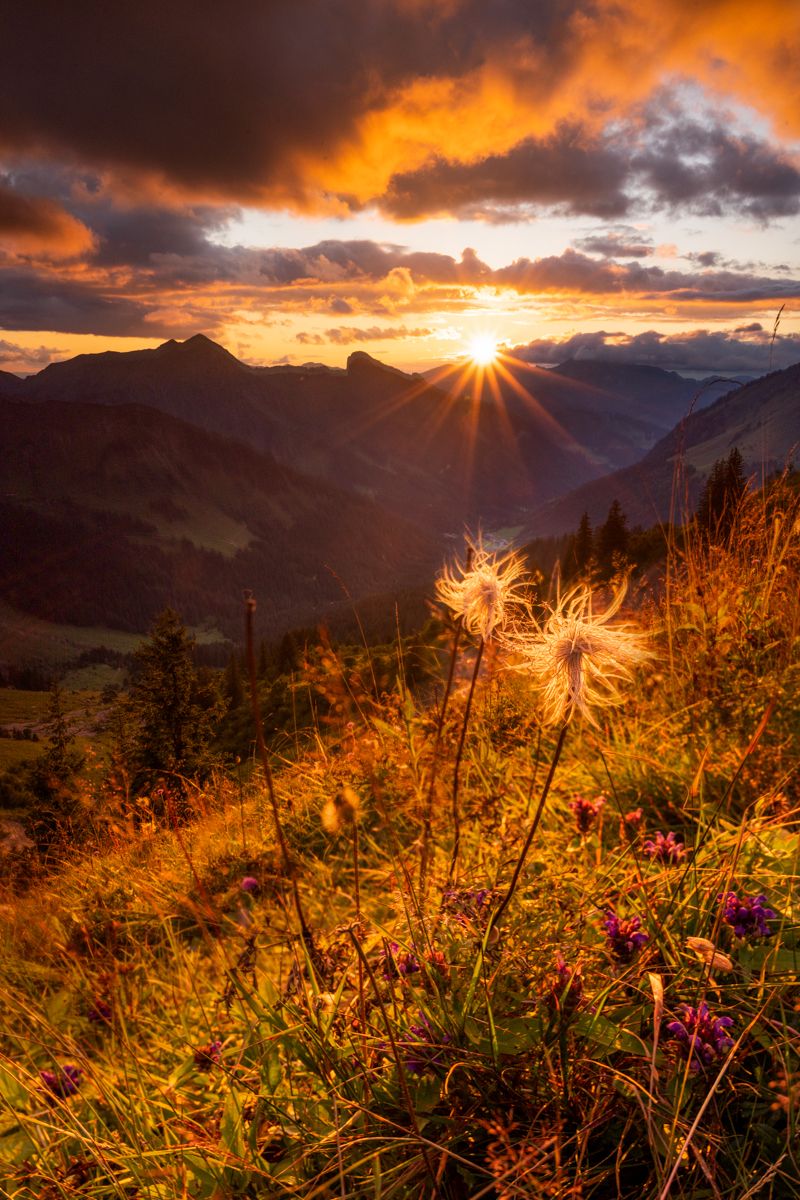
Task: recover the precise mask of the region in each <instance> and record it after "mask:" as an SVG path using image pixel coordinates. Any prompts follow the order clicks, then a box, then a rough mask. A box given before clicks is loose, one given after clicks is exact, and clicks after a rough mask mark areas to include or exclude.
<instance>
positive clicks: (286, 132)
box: [0, 0, 800, 374]
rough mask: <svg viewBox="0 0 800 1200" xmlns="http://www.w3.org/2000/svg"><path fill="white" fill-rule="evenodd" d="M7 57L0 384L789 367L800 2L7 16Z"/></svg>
mask: <svg viewBox="0 0 800 1200" xmlns="http://www.w3.org/2000/svg"><path fill="white" fill-rule="evenodd" d="M3 10H4V11H3ZM0 30H2V36H0V369H3V370H8V371H16V372H19V373H22V374H28V373H31V372H33V371H37V370H39V369H41V367H42V366H44V365H46V364H47V363H48V362H50V361H52V360H56V359H60V358H65V357H69V356H71V355H73V354H76V353H79V352H82V351H97V350H106V349H121V350H128V349H137V348H139V347H145V346H156V345H158V344H159V343H160V342H162V341H164V340H165V339H167V338H170V337H174V338H178V339H183V338H186V337H190V336H191V335H193V334H195V333H198V332H202V333H205V334H207V335H208V336H209V337H213V338H214V339H216V340H217V341H220V342H221V343H222V344H223V345H225V346H226V347H227V348H228V349H229V350H231V351H232V352H233V353H234V354H236V355H238V356H239V357H241V358H243V359H245V360H246V361H248V362H251V363H254V364H262V363H276V362H289V363H303V362H307V361H315V362H323V363H329V364H331V365H339V366H343V365H344V363H345V362H346V359H347V355H348V354H349V353H351V352H352V351H354V350H367V351H368V352H369V353H371V354H374V355H376V356H377V357H379V358H381V359H383V360H384V361H387V362H390V363H392V364H395V365H397V366H401V367H405V368H424V367H429V366H433V365H434V364H436V363H440V362H443V361H446V360H450V359H454V358H457V357H459V356H461V355H463V354H465V353H467V352H468V351H469V347H470V344H471V342H472V339H473V338H475V337H476V336H479V335H483V336H488V337H491V338H495V339H497V340H498V341H500V342H502V343H503V344H504V345H506V346H507V347H509V348H515V350H516V351H517V352H518V353H519V354H520V356H522V357H525V358H527V359H529V360H531V361H535V362H540V363H555V362H558V361H561V360H563V359H564V358H567V357H569V356H570V355H574V354H576V353H580V354H583V355H584V356H585V357H598V356H605V357H614V358H618V359H620V360H624V361H637V362H647V363H654V364H656V365H660V366H665V367H669V368H677V369H682V370H686V371H697V372H703V371H706V370H708V371H728V372H733V371H740V372H741V371H764V370H767V368H768V365H769V363H770V355H772V363H773V365H774V366H776V367H778V366H786V365H787V364H788V363H790V362H794V361H797V360H798V359H800V102H799V100H798V79H799V75H800V71H799V68H798V63H800V4H796V3H786V0H760V2H759V3H758V4H754V3H752V2H751V0H750V2H748V3H744V2H742V0H704V2H703V3H698V2H697V0H661V2H660V3H659V4H658V5H656V4H653V5H645V4H642V3H641V0H595V2H593V3H588V2H586V0H428V2H426V0H229V2H228V3H226V4H219V3H217V2H215V3H210V2H208V0H193V2H191V3H189V2H188V0H169V2H168V3H167V4H162V3H158V4H156V3H153V2H152V0H139V2H137V3H136V4H124V5H123V4H108V3H103V4H100V3H95V2H92V0H82V2H81V3H79V4H77V5H72V4H65V3H63V0H52V2H51V3H47V2H45V0H32V2H31V3H29V4H28V3H25V4H22V3H11V0H0ZM782 305H783V306H785V307H784V309H783V313H782V315H781V319H780V323H779V328H778V336H777V338H776V340H775V343H774V345H772V346H771V341H772V334H773V327H774V324H775V320H776V315H777V313H778V310H779V309H780V308H781V306H782Z"/></svg>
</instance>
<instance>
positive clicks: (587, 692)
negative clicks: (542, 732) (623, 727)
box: [504, 585, 648, 724]
mask: <svg viewBox="0 0 800 1200" xmlns="http://www.w3.org/2000/svg"><path fill="white" fill-rule="evenodd" d="M624 598H625V590H624V588H623V589H620V591H618V592H617V594H616V595H615V596H614V598H613V600H612V602H611V604H610V605H609V607H608V608H607V609H606V610H605V611H604V612H602V613H595V612H594V611H593V599H592V592H591V590H590V589H589V588H587V587H586V586H585V585H581V586H579V587H577V588H575V589H573V591H571V592H568V593H567V594H566V595H565V596H562V597H561V598H560V599H559V600H558V602H557V603H556V604H555V605H554V606H553V607H551V609H550V615H549V617H548V618H547V620H546V621H545V623H544V625H543V626H539V625H537V624H534V625H533V626H531V627H529V628H520V627H519V626H517V627H516V628H515V629H514V630H513V631H512V632H511V633H509V634H508V635H507V636H506V638H505V639H504V641H505V644H506V647H507V649H508V650H509V652H510V653H511V654H512V655H513V656H514V657H516V658H518V659H519V662H518V664H517V670H521V671H525V672H527V673H529V674H530V675H531V676H532V677H533V680H534V682H535V684H536V685H537V687H538V688H539V690H540V693H541V698H542V708H543V717H544V720H545V723H546V724H555V723H562V722H564V721H569V720H571V719H572V717H573V716H574V715H575V713H579V714H580V715H581V716H584V717H586V719H587V720H588V721H590V722H591V723H592V724H596V721H595V719H594V715H593V711H592V710H593V709H597V708H605V707H608V706H609V705H612V704H620V703H621V702H622V696H621V694H620V690H619V688H620V685H621V684H624V683H627V682H629V681H630V678H631V673H632V671H633V668H634V667H636V666H637V665H638V664H639V663H641V662H643V661H644V659H646V658H647V657H648V652H647V650H646V649H645V647H644V635H643V634H642V632H641V631H640V630H638V629H633V628H632V627H631V626H630V625H629V624H625V623H617V624H615V625H609V624H608V622H609V621H610V620H611V618H612V617H613V616H615V615H616V613H617V612H619V609H620V606H621V604H622V601H623V600H624Z"/></svg>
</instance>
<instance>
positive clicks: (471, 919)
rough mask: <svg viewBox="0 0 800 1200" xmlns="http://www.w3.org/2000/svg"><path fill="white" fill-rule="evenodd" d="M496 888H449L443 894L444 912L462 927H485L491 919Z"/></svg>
mask: <svg viewBox="0 0 800 1200" xmlns="http://www.w3.org/2000/svg"><path fill="white" fill-rule="evenodd" d="M496 896H497V892H496V891H495V889H494V888H448V889H447V891H446V892H443V893H442V910H443V911H444V912H446V913H447V914H448V916H451V917H453V918H454V919H455V920H456V921H458V923H459V924H460V925H476V926H478V927H479V928H481V927H483V926H484V925H485V924H486V922H487V921H488V919H489V913H490V912H491V908H492V902H493V901H494V899H495V898H496Z"/></svg>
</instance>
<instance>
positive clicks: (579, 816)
mask: <svg viewBox="0 0 800 1200" xmlns="http://www.w3.org/2000/svg"><path fill="white" fill-rule="evenodd" d="M605 804H606V798H605V796H598V797H597V799H596V800H586V799H585V798H584V797H583V796H576V797H575V799H574V800H570V802H569V807H570V809H571V811H572V813H573V815H574V817H575V828H576V829H577V831H578V833H579V834H580V835H581V837H585V836H586V834H587V833H589V832H591V830H592V829H593V828H594V823H595V821H596V820H597V818H598V817H599V816H600V813H601V812H602V810H603V807H604V806H605Z"/></svg>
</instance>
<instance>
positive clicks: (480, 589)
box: [436, 535, 527, 641]
mask: <svg viewBox="0 0 800 1200" xmlns="http://www.w3.org/2000/svg"><path fill="white" fill-rule="evenodd" d="M467 544H468V546H469V556H468V558H467V563H466V565H464V564H462V563H460V562H456V563H455V564H454V565H453V566H452V567H449V566H445V568H444V570H443V571H442V574H441V576H440V577H439V579H437V581H436V597H437V599H438V600H439V601H440V603H442V604H444V605H446V606H447V608H449V609H450V611H451V612H452V613H453V615H454V616H456V617H458V618H460V619H461V621H462V622H463V624H464V628H465V629H466V630H467V632H468V633H471V634H472V635H473V636H474V637H482V638H483V639H484V641H488V640H489V639H490V638H491V637H492V634H493V633H494V632H495V630H496V629H498V628H502V627H503V625H504V624H505V622H506V620H507V615H508V609H509V608H510V607H511V606H513V605H515V604H523V605H525V604H526V603H527V602H526V600H525V596H524V593H523V591H522V587H523V585H522V583H521V582H520V581H521V580H522V578H523V577H524V575H525V566H524V564H523V562H522V559H521V558H520V556H519V555H518V554H506V555H504V556H503V557H501V558H498V557H497V555H496V554H491V553H490V552H489V551H488V550H486V549H484V546H483V541H482V539H481V537H480V535H479V536H478V537H477V538H476V539H475V541H470V540H468V543H467Z"/></svg>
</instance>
